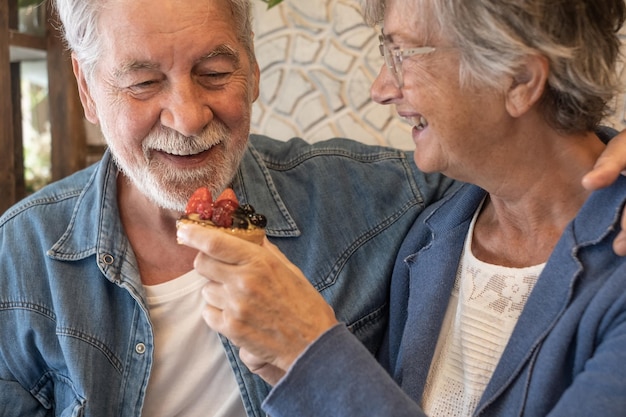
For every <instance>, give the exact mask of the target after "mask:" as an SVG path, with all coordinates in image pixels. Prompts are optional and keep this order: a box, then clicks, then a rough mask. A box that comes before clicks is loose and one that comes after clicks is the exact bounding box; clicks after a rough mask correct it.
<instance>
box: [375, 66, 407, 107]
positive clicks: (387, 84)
mask: <svg viewBox="0 0 626 417" xmlns="http://www.w3.org/2000/svg"><path fill="white" fill-rule="evenodd" d="M370 95H371V97H372V100H374V101H375V102H376V103H379V104H391V103H393V102H394V101H395V100H396V99H397V98H400V97H401V96H402V91H401V90H400V88H398V86H397V81H396V79H395V78H394V76H393V74H392V73H391V70H390V69H389V68H388V67H387V65H384V64H383V65H382V67H381V69H380V71H379V72H378V75H377V76H376V79H375V80H374V82H373V83H372V87H371V89H370Z"/></svg>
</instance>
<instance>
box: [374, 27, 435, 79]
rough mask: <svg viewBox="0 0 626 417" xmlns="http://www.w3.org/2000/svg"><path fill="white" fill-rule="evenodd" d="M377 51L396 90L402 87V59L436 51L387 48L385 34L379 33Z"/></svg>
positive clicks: (424, 48)
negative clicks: (394, 82) (394, 81)
mask: <svg viewBox="0 0 626 417" xmlns="http://www.w3.org/2000/svg"><path fill="white" fill-rule="evenodd" d="M378 42H379V44H378V50H379V51H380V55H381V56H382V57H383V59H384V60H385V65H386V66H387V68H388V69H389V72H391V74H392V75H393V78H394V79H395V80H396V86H397V87H398V88H402V87H404V77H403V76H402V61H403V60H404V58H408V57H411V56H415V55H426V54H430V53H433V52H435V51H436V50H437V48H435V47H434V46H420V47H419V48H410V49H402V48H389V46H388V45H387V42H386V40H385V34H384V33H383V31H382V30H381V31H380V35H378Z"/></svg>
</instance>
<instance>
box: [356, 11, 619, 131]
mask: <svg viewBox="0 0 626 417" xmlns="http://www.w3.org/2000/svg"><path fill="white" fill-rule="evenodd" d="M363 1H364V5H363V12H364V16H365V19H366V21H367V22H368V23H369V24H371V25H377V24H381V23H382V21H383V17H384V13H385V4H386V0H363ZM393 1H395V3H394V4H395V6H396V7H404V6H405V3H404V2H406V1H407V0H393ZM409 1H412V2H413V4H412V6H413V10H419V14H418V13H416V16H415V18H414V19H408V20H410V21H412V22H415V24H416V25H417V26H418V27H419V29H420V34H425V35H427V36H428V37H435V38H439V39H443V40H445V41H447V42H450V44H451V45H452V46H454V47H456V48H458V49H459V52H460V54H461V67H460V78H461V82H463V83H473V84H475V85H478V86H484V87H493V88H503V87H504V88H508V87H509V86H502V85H501V83H502V80H503V77H505V76H509V77H514V78H516V77H517V76H519V75H520V74H519V72H520V70H521V69H522V68H523V65H524V61H525V58H526V57H527V56H529V55H540V56H544V57H546V58H547V60H548V63H549V66H550V74H549V78H548V83H547V88H546V91H545V93H544V95H543V98H542V103H541V105H542V110H543V111H544V115H545V118H546V120H547V121H548V123H550V125H551V126H553V127H554V128H556V129H558V130H560V131H563V132H581V131H588V130H592V129H594V128H595V127H597V125H598V124H599V123H600V122H601V120H602V119H603V118H604V117H605V116H606V114H607V112H608V111H609V107H608V103H609V102H610V100H611V99H612V98H613V97H614V96H615V94H617V93H618V92H620V90H621V86H620V80H619V76H618V73H617V63H618V60H619V58H620V46H621V42H620V40H619V37H618V35H617V32H618V31H619V29H620V28H621V26H622V24H623V23H624V18H625V15H626V6H625V4H624V0H558V1H557V0H409ZM417 26H416V28H417ZM423 31H425V32H423Z"/></svg>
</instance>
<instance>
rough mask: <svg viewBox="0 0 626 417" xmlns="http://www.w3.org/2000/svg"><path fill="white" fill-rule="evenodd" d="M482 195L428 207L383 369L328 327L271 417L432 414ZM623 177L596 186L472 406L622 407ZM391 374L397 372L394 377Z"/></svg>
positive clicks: (405, 251) (500, 414)
mask: <svg viewBox="0 0 626 417" xmlns="http://www.w3.org/2000/svg"><path fill="white" fill-rule="evenodd" d="M484 197H485V192H484V191H483V190H481V189H480V188H478V187H476V186H472V185H467V184H466V185H463V186H462V187H460V189H459V190H458V191H456V192H454V193H452V195H451V196H450V197H449V198H444V199H443V200H442V202H441V203H437V204H435V205H433V206H430V207H429V208H427V209H426V210H425V211H424V213H423V214H422V215H421V216H420V217H419V218H418V220H417V222H416V223H415V225H414V227H413V228H412V229H411V231H410V232H409V233H408V235H407V238H406V241H405V242H404V243H403V244H402V247H401V248H400V251H399V254H398V261H397V263H396V268H395V271H394V273H393V278H392V287H391V293H390V296H391V299H390V318H389V323H390V324H389V330H388V335H387V337H386V341H385V342H384V343H383V346H382V348H381V350H380V352H379V354H378V356H379V360H380V363H382V364H383V366H380V365H379V364H378V363H377V362H376V361H375V360H374V359H373V358H372V356H371V355H370V354H369V352H368V351H367V350H366V349H364V348H363V346H362V345H361V344H360V343H358V341H357V340H356V339H355V338H354V337H353V336H352V335H351V334H350V333H349V332H348V331H347V330H346V329H345V327H343V326H336V327H334V328H333V329H331V330H330V331H328V332H326V333H325V334H324V335H323V336H322V337H321V338H320V339H319V340H318V341H316V342H315V343H314V344H313V345H312V346H310V347H309V349H308V350H307V351H306V352H305V353H304V354H303V355H302V356H301V357H300V358H298V360H297V361H296V363H295V364H294V365H293V366H292V368H291V369H290V371H289V373H288V374H287V376H286V377H285V378H284V379H283V380H282V381H281V382H280V383H279V384H278V385H277V386H276V387H275V388H274V390H273V391H272V392H271V394H270V395H269V397H268V398H267V400H266V404H265V405H264V406H265V407H266V410H267V411H268V412H269V413H270V414H271V415H272V416H273V417H291V416H298V417H307V416H311V417H313V416H328V415H340V416H342V417H353V416H354V417H357V416H364V415H371V416H393V417H417V416H423V415H424V414H423V412H422V411H421V410H420V408H419V406H418V404H419V402H420V400H421V396H422V393H423V391H424V385H425V383H426V378H427V375H428V371H429V368H430V364H431V361H432V358H433V354H434V351H435V347H436V345H437V340H438V338H439V333H440V329H441V325H442V322H443V319H444V315H445V312H446V309H447V307H448V302H449V299H450V295H451V293H452V288H453V286H454V282H455V278H456V270H457V267H458V263H459V259H460V256H461V252H462V249H463V244H464V242H465V238H466V235H467V231H468V229H469V225H470V222H471V219H472V216H473V214H474V213H475V211H476V210H477V208H478V206H479V204H480V202H481V201H482V200H483V198H484ZM625 201H626V178H624V177H620V178H619V179H618V180H617V182H616V183H615V184H614V185H613V186H611V187H610V188H608V189H603V190H600V191H596V192H595V193H593V194H592V195H591V197H590V198H589V199H588V200H587V201H586V203H585V204H584V206H583V207H582V209H581V210H580V211H579V213H578V215H577V217H576V218H575V219H574V220H573V221H572V222H571V223H570V224H569V225H568V227H567V228H566V230H565V231H564V233H563V234H562V236H561V238H560V240H559V242H558V244H557V246H556V247H555V249H554V251H553V253H552V255H551V256H550V258H549V260H548V262H547V264H546V266H545V268H544V269H543V271H542V273H541V275H540V276H539V278H538V280H537V283H536V284H535V287H534V288H533V290H532V292H531V295H530V297H529V298H528V300H527V302H526V305H525V307H524V310H523V312H522V314H521V316H520V318H519V320H518V323H517V326H516V327H515V329H514V331H513V334H512V335H511V338H510V340H509V342H508V344H507V346H506V348H505V350H504V352H503V354H502V356H501V358H500V361H499V363H498V365H497V367H496V369H495V372H494V374H493V376H492V378H491V379H490V382H489V384H488V385H487V387H486V390H485V392H484V394H483V396H482V398H481V400H480V403H479V404H478V406H477V408H476V410H475V411H474V413H473V415H474V416H490V417H513V416H525V417H545V416H551V417H561V416H562V417H566V416H567V417H572V416H581V417H583V416H585V417H586V416H604V417H617V416H623V415H624V412H625V411H626V379H625V378H624V376H623V375H624V374H625V373H626V258H624V257H619V256H617V255H616V254H615V253H614V252H613V249H612V243H613V240H614V239H615V236H616V234H617V231H618V230H619V229H620V217H621V212H622V209H623V207H624V203H625ZM390 375H391V376H390Z"/></svg>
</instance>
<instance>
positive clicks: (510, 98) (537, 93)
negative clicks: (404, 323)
mask: <svg viewBox="0 0 626 417" xmlns="http://www.w3.org/2000/svg"><path fill="white" fill-rule="evenodd" d="M549 73H550V65H549V63H548V60H547V58H546V57H544V56H540V55H530V56H528V58H527V59H526V63H525V64H524V66H523V67H522V68H520V71H519V72H518V73H517V75H516V76H515V77H514V78H513V81H512V83H511V87H510V88H509V91H508V92H507V93H506V109H507V111H508V112H509V114H510V115H511V116H513V117H519V116H521V115H523V114H525V113H526V112H528V110H530V109H531V108H532V107H533V106H534V105H535V104H537V102H538V101H539V100H540V99H541V96H542V95H543V93H544V91H545V88H546V84H547V82H548V74H549Z"/></svg>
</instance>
